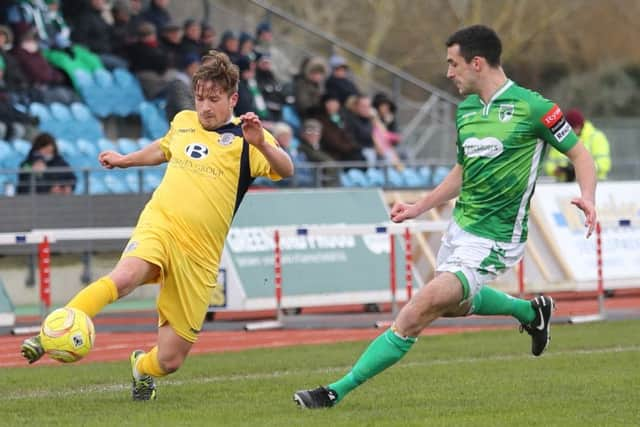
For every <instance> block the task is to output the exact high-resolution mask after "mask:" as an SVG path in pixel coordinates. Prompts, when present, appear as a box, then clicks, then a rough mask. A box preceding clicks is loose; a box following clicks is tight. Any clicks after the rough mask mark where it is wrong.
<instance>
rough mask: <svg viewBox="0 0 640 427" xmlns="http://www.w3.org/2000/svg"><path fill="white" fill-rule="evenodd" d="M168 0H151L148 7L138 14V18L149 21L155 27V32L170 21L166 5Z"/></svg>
mask: <svg viewBox="0 0 640 427" xmlns="http://www.w3.org/2000/svg"><path fill="white" fill-rule="evenodd" d="M169 1H170V0H151V3H150V4H149V7H148V8H147V9H145V10H144V11H143V12H142V13H141V14H140V20H141V21H145V22H150V23H151V24H153V26H154V27H155V28H156V33H157V32H159V31H161V30H162V27H164V26H165V25H166V24H168V23H169V22H171V21H172V19H171V14H170V13H169V10H168V6H169Z"/></svg>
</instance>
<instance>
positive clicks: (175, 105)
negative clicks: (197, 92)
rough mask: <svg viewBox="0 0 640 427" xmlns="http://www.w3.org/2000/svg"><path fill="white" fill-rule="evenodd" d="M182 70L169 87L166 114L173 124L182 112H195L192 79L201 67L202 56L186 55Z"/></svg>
mask: <svg viewBox="0 0 640 427" xmlns="http://www.w3.org/2000/svg"><path fill="white" fill-rule="evenodd" d="M181 65H182V70H181V72H180V73H178V74H177V78H176V79H175V80H174V81H172V82H171V83H169V86H168V87H167V91H166V92H167V102H166V105H165V107H164V112H165V115H166V117H167V121H169V122H171V121H172V120H173V118H174V116H175V115H176V114H178V113H179V112H180V111H182V110H194V109H195V105H194V103H193V92H192V90H191V79H192V78H193V76H194V74H195V73H196V71H198V67H200V56H199V55H196V54H195V53H191V54H188V55H185V56H184V58H183V62H182V64H181Z"/></svg>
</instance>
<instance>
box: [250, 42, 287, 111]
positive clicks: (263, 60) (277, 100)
mask: <svg viewBox="0 0 640 427" xmlns="http://www.w3.org/2000/svg"><path fill="white" fill-rule="evenodd" d="M271 63H272V61H271V57H270V56H269V54H264V55H259V56H258V58H257V60H256V82H258V88H259V89H260V93H262V96H263V97H264V101H265V103H266V105H267V110H269V120H272V121H281V120H282V107H283V106H284V104H285V103H286V95H285V92H284V87H283V85H282V84H281V83H280V82H279V81H278V79H277V78H276V76H275V74H274V73H273V71H272V70H271Z"/></svg>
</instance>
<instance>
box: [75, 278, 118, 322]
mask: <svg viewBox="0 0 640 427" xmlns="http://www.w3.org/2000/svg"><path fill="white" fill-rule="evenodd" d="M117 299H118V288H116V284H115V283H113V280H111V278H110V277H109V276H104V277H101V278H100V279H98V280H96V281H95V282H93V283H91V284H90V285H88V286H87V287H86V288H84V289H83V290H81V291H80V292H78V293H77V294H76V296H75V297H73V298H72V299H71V301H69V303H68V304H67V307H73V308H77V309H78V310H82V311H84V312H85V313H87V315H88V316H89V317H91V318H93V317H95V316H96V314H98V313H99V312H100V310H102V309H103V308H104V306H105V305H107V304H110V303H112V302H114V301H115V300H117Z"/></svg>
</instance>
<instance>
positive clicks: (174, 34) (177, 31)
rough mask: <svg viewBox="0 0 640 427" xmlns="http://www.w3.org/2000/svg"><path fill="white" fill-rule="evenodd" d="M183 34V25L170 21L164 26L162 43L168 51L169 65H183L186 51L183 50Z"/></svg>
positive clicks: (174, 66) (161, 36) (172, 66)
mask: <svg viewBox="0 0 640 427" xmlns="http://www.w3.org/2000/svg"><path fill="white" fill-rule="evenodd" d="M182 43H183V35H182V27H180V25H178V24H176V23H173V22H169V23H168V24H166V25H165V26H164V28H162V33H161V34H160V45H161V46H162V48H163V49H164V51H165V52H166V53H167V56H168V58H169V67H171V68H176V69H178V68H180V66H181V65H182V61H183V57H184V56H185V53H186V52H183V50H182V48H183V44H182Z"/></svg>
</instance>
